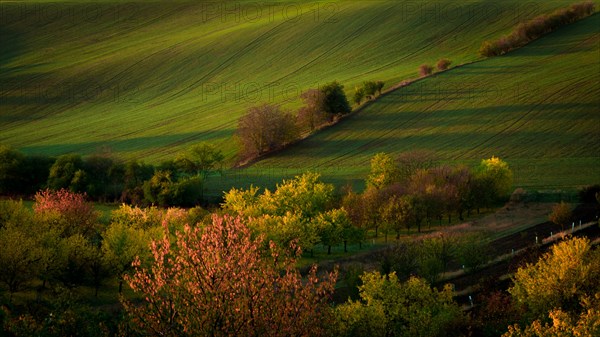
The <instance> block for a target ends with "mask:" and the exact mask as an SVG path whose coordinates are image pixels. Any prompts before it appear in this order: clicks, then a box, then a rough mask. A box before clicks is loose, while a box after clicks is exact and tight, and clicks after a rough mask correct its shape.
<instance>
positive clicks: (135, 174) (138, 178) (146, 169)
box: [121, 160, 154, 205]
mask: <svg viewBox="0 0 600 337" xmlns="http://www.w3.org/2000/svg"><path fill="white" fill-rule="evenodd" d="M153 175H154V167H152V166H151V165H147V164H144V163H142V162H138V161H136V160H131V161H128V162H127V163H125V167H124V172H123V180H124V181H123V184H124V189H123V194H122V195H121V201H122V202H129V203H132V204H135V205H139V204H140V203H141V202H142V200H143V199H144V187H143V185H144V182H145V181H147V180H150V179H151V178H152V176H153Z"/></svg>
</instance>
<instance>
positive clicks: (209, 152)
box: [0, 143, 224, 206]
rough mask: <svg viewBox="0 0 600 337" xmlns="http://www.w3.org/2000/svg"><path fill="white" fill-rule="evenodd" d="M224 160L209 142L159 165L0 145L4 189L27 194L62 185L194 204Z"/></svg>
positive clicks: (137, 200)
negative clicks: (24, 150) (55, 154)
mask: <svg viewBox="0 0 600 337" xmlns="http://www.w3.org/2000/svg"><path fill="white" fill-rule="evenodd" d="M223 160H224V156H223V154H222V153H221V151H220V150H218V149H217V148H216V147H214V146H213V145H210V144H206V143H201V144H197V145H193V146H191V147H190V148H189V149H188V150H187V151H186V152H184V153H180V154H179V155H178V156H177V157H176V158H175V159H174V160H168V161H164V162H162V163H161V164H159V165H157V166H153V165H148V164H145V163H143V162H139V161H136V160H132V161H127V162H123V161H121V160H118V159H115V158H114V157H112V156H111V155H110V154H101V155H91V156H88V157H86V158H83V157H81V156H80V155H77V154H66V155H62V156H59V157H58V158H50V157H44V156H26V155H24V154H23V153H21V152H19V151H17V150H14V149H12V148H10V147H7V146H0V194H2V195H13V196H14V195H21V196H29V195H32V194H34V193H35V192H36V191H38V190H40V189H44V188H50V189H52V190H60V189H63V188H64V189H68V190H70V191H73V192H85V193H87V195H88V196H89V197H91V198H92V199H94V200H99V201H121V202H128V203H133V204H144V203H145V204H156V205H161V206H168V205H185V206H193V205H195V204H198V203H200V202H201V201H202V197H203V190H204V182H205V179H206V177H207V176H208V175H209V174H212V173H216V172H220V170H221V167H222V164H223Z"/></svg>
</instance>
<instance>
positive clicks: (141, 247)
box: [102, 222, 150, 293]
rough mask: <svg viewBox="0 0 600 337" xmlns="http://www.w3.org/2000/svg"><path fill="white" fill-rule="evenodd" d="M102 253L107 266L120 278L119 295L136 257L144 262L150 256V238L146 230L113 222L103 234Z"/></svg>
mask: <svg viewBox="0 0 600 337" xmlns="http://www.w3.org/2000/svg"><path fill="white" fill-rule="evenodd" d="M102 237H103V241H102V251H103V253H104V258H105V261H106V264H107V265H108V266H110V268H111V269H112V270H113V271H114V274H115V275H117V276H118V278H119V293H121V291H122V289H123V281H124V276H125V275H126V274H127V273H128V272H129V271H130V270H132V263H133V261H134V260H135V259H136V257H138V258H140V259H141V260H144V256H146V255H148V254H147V253H146V252H147V251H148V253H149V250H148V244H149V243H150V237H149V235H148V234H147V233H146V231H145V230H144V229H141V228H135V227H131V226H129V225H128V224H126V223H122V222H113V223H111V224H110V225H109V226H108V228H106V231H105V232H104V234H103V236H102Z"/></svg>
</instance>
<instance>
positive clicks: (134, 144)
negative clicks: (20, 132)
mask: <svg viewBox="0 0 600 337" xmlns="http://www.w3.org/2000/svg"><path fill="white" fill-rule="evenodd" d="M232 133H233V130H230V129H223V130H214V131H210V132H200V133H199V132H188V133H177V134H170V135H160V136H147V137H134V138H128V139H119V140H106V141H93V142H80V143H69V144H65V143H64V144H50V145H34V146H25V147H22V148H21V149H20V150H21V151H23V152H24V153H27V154H50V155H59V154H63V153H77V154H89V153H94V151H101V150H103V149H110V150H111V151H114V152H132V151H143V150H148V149H155V148H161V147H172V146H178V145H183V144H186V143H193V142H194V143H195V142H202V141H210V140H211V139H216V138H222V137H229V136H231V134H232Z"/></svg>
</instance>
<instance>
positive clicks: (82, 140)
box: [0, 0, 600, 194]
mask: <svg viewBox="0 0 600 337" xmlns="http://www.w3.org/2000/svg"><path fill="white" fill-rule="evenodd" d="M571 2H572V1H562V0H561V1H541V0H540V1H529V2H526V3H522V2H521V1H517V0H506V1H483V0H482V1H470V2H466V3H456V2H455V1H451V0H444V1H436V2H432V3H427V2H424V1H423V2H415V1H399V0H386V1H371V0H368V1H333V2H325V3H324V2H309V1H300V2H298V1H281V2H272V3H267V4H263V3H261V4H258V5H257V2H254V1H241V2H231V1H222V2H214V1H211V2H182V1H180V2H170V3H160V2H137V3H121V2H118V1H115V2H109V1H105V2H85V1H81V2H68V3H57V2H50V3H44V2H40V3H38V2H33V1H27V2H2V3H0V41H1V43H0V143H4V144H9V145H12V146H14V147H16V148H18V149H20V150H22V151H23V152H25V153H28V154H38V153H43V154H50V155H58V154H63V153H69V152H76V153H82V154H91V153H97V152H103V151H111V152H113V153H114V154H116V155H119V156H121V157H123V158H141V159H144V160H145V161H147V162H154V163H155V162H158V161H159V160H162V159H168V158H172V157H173V156H174V155H175V154H176V153H177V152H179V151H181V150H182V149H184V148H186V147H187V146H189V145H191V144H193V143H197V142H200V141H209V142H212V143H215V144H217V145H218V146H219V147H220V148H222V149H223V150H224V152H225V153H226V155H227V156H228V158H229V159H230V160H233V158H234V156H235V154H236V152H237V146H236V143H235V142H234V141H232V135H233V133H234V131H235V127H236V123H237V119H238V117H239V116H240V115H241V114H243V113H244V111H245V110H246V109H247V108H248V107H249V106H252V105H256V104H259V103H261V102H275V103H282V104H284V105H285V106H286V107H289V108H292V109H295V108H297V107H298V106H299V103H300V102H299V100H298V95H299V93H300V92H301V91H302V90H305V89H308V88H310V87H316V86H318V85H319V84H320V83H325V82H329V81H333V80H338V81H340V82H341V83H343V84H344V85H345V86H346V88H347V91H348V93H351V92H352V91H353V88H354V86H355V85H358V84H360V83H362V82H363V81H364V80H384V81H386V83H389V84H393V83H397V82H399V81H401V80H403V79H406V78H412V77H415V76H416V69H417V66H418V65H419V64H421V63H424V62H427V63H430V64H431V63H434V62H435V61H436V60H437V59H439V58H441V57H446V58H449V59H451V60H453V62H454V63H455V64H460V63H465V62H471V61H475V60H477V59H478V57H477V50H478V48H479V45H480V43H481V41H483V40H484V39H491V38H495V37H498V36H499V35H501V34H503V33H506V32H508V31H509V30H510V29H511V28H512V27H513V26H514V25H515V24H516V23H517V22H519V21H522V20H525V19H527V18H531V17H533V16H535V15H537V14H540V13H546V12H548V11H551V10H552V9H555V8H559V7H564V6H565V5H566V4H569V3H571ZM597 21H598V18H597V16H596V17H594V18H591V19H588V20H586V21H585V22H583V23H581V24H577V25H575V26H573V27H568V28H565V29H562V30H561V31H559V32H558V33H557V34H552V36H550V37H548V38H546V39H544V40H543V41H539V43H536V44H534V45H532V46H531V47H527V48H525V49H523V50H521V51H518V52H516V53H512V54H510V55H508V56H506V57H502V58H497V59H492V60H487V61H484V62H481V63H476V64H473V65H470V66H465V67H463V68H460V69H457V70H452V71H451V72H448V73H445V74H440V75H438V76H435V77H433V78H430V79H427V80H424V81H420V82H417V83H416V84H415V85H413V86H410V87H408V88H404V89H402V90H399V91H396V92H394V93H392V94H389V95H388V96H386V97H385V98H384V99H382V100H380V101H378V102H377V103H375V104H373V105H371V106H369V107H368V108H366V109H365V110H363V111H362V112H360V113H359V114H357V115H356V116H353V117H352V118H350V119H348V120H347V121H344V122H343V123H342V124H340V125H339V126H336V127H334V128H332V129H330V130H327V131H325V132H323V133H321V134H319V135H317V136H315V137H312V138H311V139H310V140H308V141H306V142H303V143H302V144H299V145H298V146H295V147H293V148H291V149H289V150H288V151H285V152H283V153H281V154H280V155H278V156H274V157H272V158H269V159H267V160H265V161H263V162H261V163H259V164H258V165H257V166H256V167H253V168H250V169H247V170H244V171H243V172H238V171H232V172H230V173H229V174H228V175H227V176H226V177H224V178H220V179H219V183H216V184H214V187H213V188H214V191H215V193H216V194H219V193H220V191H219V189H221V188H224V189H227V188H229V187H230V186H231V184H232V183H235V184H238V183H240V184H247V183H248V182H249V181H254V179H255V178H256V179H258V180H256V181H255V182H256V183H260V182H261V181H265V182H270V181H273V182H274V181H276V180H279V179H280V178H281V177H282V176H287V175H289V174H292V173H296V172H298V171H301V170H305V169H308V168H319V169H322V170H323V171H324V174H329V172H331V177H332V178H331V179H337V180H339V181H345V180H347V179H350V180H353V181H355V180H356V179H359V177H360V178H362V176H363V174H364V172H366V166H365V165H366V163H367V160H368V157H369V156H371V155H372V154H373V153H375V152H378V151H390V152H397V151H403V150H407V149H410V148H415V147H419V148H430V149H433V150H436V151H439V152H440V155H441V156H442V158H443V159H445V160H448V161H455V160H458V161H461V162H471V161H474V160H479V159H480V158H482V157H486V156H490V155H492V154H494V155H498V156H501V157H505V158H506V159H508V160H509V161H510V162H511V164H513V165H520V166H519V170H518V171H517V183H522V184H525V185H544V186H547V185H563V184H569V185H573V184H579V183H581V182H583V181H585V182H587V181H588V180H590V179H591V178H594V179H596V180H598V179H597V175H595V174H594V173H591V172H589V171H590V170H591V169H592V168H594V167H595V166H597V164H598V159H597V158H598V152H599V151H598V144H599V143H600V142H598V133H597V132H593V130H592V128H593V127H595V126H596V130H597V124H598V119H597V116H598V114H597V113H596V114H594V113H593V112H597V104H598V101H597V98H595V97H597V96H598V95H597V93H598V77H597V76H596V77H594V74H595V73H596V74H597V72H595V70H594V69H597V67H598V24H597ZM527 53H530V54H527ZM544 63H546V64H544ZM536 88H537V92H533V91H532V90H534V89H536ZM569 88H570V89H569ZM514 92H516V93H514ZM465 95H468V97H470V98H469V99H466V98H465ZM555 132H556V136H554V135H555ZM548 137H549V138H550V139H548V140H547V141H546V138H548ZM567 145H568V146H567ZM563 164H564V165H563ZM557 165H558V166H557ZM573 165H583V166H582V167H583V168H584V169H585V170H587V171H586V172H588V173H586V174H584V175H581V174H578V173H573V171H572V167H573ZM549 169H552V172H554V173H556V174H554V175H547V174H545V171H546V170H549ZM563 169H564V170H565V171H566V172H567V173H566V174H565V175H562V174H560V175H558V173H560V170H563ZM557 170H559V171H557ZM253 172H259V173H260V174H259V175H260V177H256V174H255V173H253ZM240 174H241V175H240ZM586 177H587V178H586ZM536 178H538V180H535V179H536ZM555 178H557V179H559V180H556V181H555Z"/></svg>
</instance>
